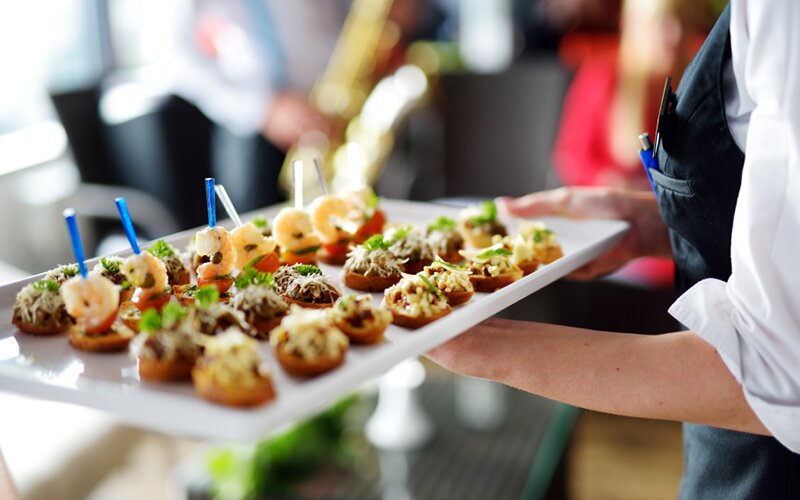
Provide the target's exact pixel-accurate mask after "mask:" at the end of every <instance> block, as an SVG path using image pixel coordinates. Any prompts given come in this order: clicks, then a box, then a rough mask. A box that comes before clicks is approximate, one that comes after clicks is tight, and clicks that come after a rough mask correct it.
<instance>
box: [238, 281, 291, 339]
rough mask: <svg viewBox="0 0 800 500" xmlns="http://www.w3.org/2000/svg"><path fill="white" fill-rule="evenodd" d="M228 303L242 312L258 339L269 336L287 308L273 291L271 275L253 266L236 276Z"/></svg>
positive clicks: (273, 283)
mask: <svg viewBox="0 0 800 500" xmlns="http://www.w3.org/2000/svg"><path fill="white" fill-rule="evenodd" d="M230 304H231V307H234V308H235V309H238V310H239V311H241V312H242V314H244V317H245V319H246V320H247V322H248V323H250V325H251V326H252V327H253V328H255V330H256V332H257V334H256V338H259V339H267V338H269V332H270V331H271V330H272V329H273V328H275V327H276V326H278V325H279V324H280V322H281V319H283V317H284V316H286V311H288V310H289V306H288V304H287V303H286V301H285V300H283V298H281V296H280V295H278V293H277V292H276V291H275V279H274V278H273V276H272V275H271V274H268V273H262V272H259V271H257V270H256V269H253V268H247V269H245V270H244V271H242V273H241V274H240V275H239V276H238V277H237V278H236V293H235V294H234V295H233V299H231V302H230Z"/></svg>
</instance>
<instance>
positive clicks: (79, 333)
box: [69, 323, 135, 352]
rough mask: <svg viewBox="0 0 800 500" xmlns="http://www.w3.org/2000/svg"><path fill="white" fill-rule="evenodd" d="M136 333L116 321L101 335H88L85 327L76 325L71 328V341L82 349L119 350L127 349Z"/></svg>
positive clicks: (93, 350) (92, 350) (75, 346)
mask: <svg viewBox="0 0 800 500" xmlns="http://www.w3.org/2000/svg"><path fill="white" fill-rule="evenodd" d="M134 335H135V334H134V332H133V330H131V329H130V328H128V327H127V326H125V325H124V324H122V323H114V324H113V325H112V326H111V329H110V330H108V331H107V332H105V333H102V334H100V335H87V334H86V332H85V331H84V330H83V328H81V327H79V326H78V325H74V326H73V327H72V328H70V330H69V343H70V344H71V345H72V347H74V348H76V349H80V350H82V351H89V352H117V351H124V350H125V349H127V348H128V344H130V342H131V340H132V339H133V337H134Z"/></svg>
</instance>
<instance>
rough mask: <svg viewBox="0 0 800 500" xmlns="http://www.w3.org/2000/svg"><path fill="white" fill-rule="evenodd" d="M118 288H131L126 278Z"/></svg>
mask: <svg viewBox="0 0 800 500" xmlns="http://www.w3.org/2000/svg"><path fill="white" fill-rule="evenodd" d="M119 287H120V289H122V290H130V289H131V282H130V281H128V280H125V281H123V282H122V283H120V284H119Z"/></svg>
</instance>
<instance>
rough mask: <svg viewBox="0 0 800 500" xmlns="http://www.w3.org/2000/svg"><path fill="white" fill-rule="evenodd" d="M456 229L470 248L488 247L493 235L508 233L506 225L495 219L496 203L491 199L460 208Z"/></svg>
mask: <svg viewBox="0 0 800 500" xmlns="http://www.w3.org/2000/svg"><path fill="white" fill-rule="evenodd" d="M458 231H459V232H460V233H461V236H463V237H464V240H465V241H466V243H467V246H469V247H471V248H485V247H488V246H490V245H491V244H492V237H493V236H494V235H500V236H505V235H507V234H508V231H507V230H506V227H505V226H504V225H503V224H502V223H501V222H499V221H498V220H497V205H495V203H494V202H493V201H484V202H481V204H480V205H475V206H472V207H468V208H466V209H464V210H462V211H461V214H460V218H459V221H458Z"/></svg>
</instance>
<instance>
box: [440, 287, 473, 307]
mask: <svg viewBox="0 0 800 500" xmlns="http://www.w3.org/2000/svg"><path fill="white" fill-rule="evenodd" d="M441 292H442V295H444V296H445V297H447V302H449V303H450V305H451V306H457V305H461V304H463V303H464V302H468V301H469V299H471V298H472V296H473V295H475V292H474V291H472V290H468V291H467V290H461V291H457V292H445V291H444V290H442V291H441Z"/></svg>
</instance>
